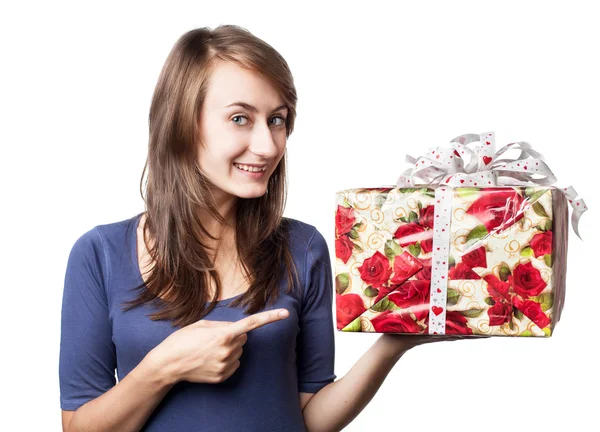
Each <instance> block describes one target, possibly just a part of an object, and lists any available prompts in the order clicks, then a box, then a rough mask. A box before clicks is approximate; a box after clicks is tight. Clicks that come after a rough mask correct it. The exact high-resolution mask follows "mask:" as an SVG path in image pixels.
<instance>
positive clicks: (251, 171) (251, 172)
mask: <svg viewBox="0 0 600 432" xmlns="http://www.w3.org/2000/svg"><path fill="white" fill-rule="evenodd" d="M233 166H234V167H235V168H236V170H237V171H239V172H240V173H241V174H243V175H245V176H247V177H250V178H255V179H258V178H261V177H262V176H264V175H265V172H266V171H267V168H266V167H265V168H263V169H258V168H254V167H249V166H247V165H238V164H236V163H234V164H233Z"/></svg>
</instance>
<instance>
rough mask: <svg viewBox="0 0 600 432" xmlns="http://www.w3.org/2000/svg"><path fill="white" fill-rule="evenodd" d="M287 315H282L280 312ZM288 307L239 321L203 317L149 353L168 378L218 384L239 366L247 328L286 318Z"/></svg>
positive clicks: (173, 382) (173, 334) (177, 380)
mask: <svg viewBox="0 0 600 432" xmlns="http://www.w3.org/2000/svg"><path fill="white" fill-rule="evenodd" d="M282 311H283V312H285V316H283V317H282V316H280V315H279V313H280V312H282ZM288 315H289V312H288V311H287V309H275V310H269V311H264V312H258V313H256V314H254V315H250V316H248V317H246V318H243V319H241V320H239V321H236V322H231V321H211V320H206V319H200V320H198V321H196V322H195V323H192V324H190V325H188V326H185V327H183V328H181V329H179V330H177V331H175V332H173V333H172V334H171V335H169V336H168V337H167V338H166V339H165V340H164V341H162V342H161V343H160V344H159V345H157V346H156V347H155V348H154V349H153V350H152V351H150V353H149V357H150V359H151V361H153V362H155V363H154V364H155V365H156V367H157V368H159V370H161V373H165V374H166V376H167V377H168V381H169V382H170V383H172V384H175V383H177V382H179V381H190V382H195V383H211V384H216V383H220V382H222V381H225V380H226V379H227V378H229V377H230V376H231V375H233V373H234V372H235V371H236V370H237V368H238V367H239V366H240V361H239V358H240V357H241V355H242V346H243V345H244V344H245V343H246V340H247V339H248V336H247V335H246V333H247V332H249V331H250V330H254V329H255V328H258V327H262V326H264V325H266V324H269V323H271V322H274V321H278V320H282V319H285V318H287V316H288Z"/></svg>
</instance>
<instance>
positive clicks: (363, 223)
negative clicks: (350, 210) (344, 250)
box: [354, 215, 371, 233]
mask: <svg viewBox="0 0 600 432" xmlns="http://www.w3.org/2000/svg"><path fill="white" fill-rule="evenodd" d="M359 222H360V223H361V225H360V228H354V229H355V230H356V232H357V233H362V232H365V231H366V230H367V227H368V226H369V223H370V222H371V221H370V220H367V219H365V218H364V217H362V215H359V216H357V218H356V222H355V224H356V223H359Z"/></svg>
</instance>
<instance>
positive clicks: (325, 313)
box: [297, 229, 336, 393]
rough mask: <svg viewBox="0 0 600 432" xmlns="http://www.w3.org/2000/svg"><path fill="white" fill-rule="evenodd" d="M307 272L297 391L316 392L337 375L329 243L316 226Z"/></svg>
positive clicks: (298, 349) (298, 342)
mask: <svg viewBox="0 0 600 432" xmlns="http://www.w3.org/2000/svg"><path fill="white" fill-rule="evenodd" d="M305 272H306V273H305V279H304V280H305V283H304V293H303V299H302V308H301V312H300V319H299V327H300V331H299V333H298V339H297V365H298V390H299V391H300V392H305V393H316V392H318V391H319V390H320V389H321V388H323V387H325V386H326V385H327V384H330V383H332V382H333V381H334V380H335V378H336V375H335V374H334V363H335V339H334V324H333V313H332V305H333V303H332V302H333V283H332V273H331V261H330V256H329V250H328V248H327V242H326V241H325V238H324V237H323V235H322V234H321V233H320V232H319V231H318V230H316V229H315V231H314V233H313V235H312V237H311V239H310V240H309V242H308V247H307V251H306V264H305Z"/></svg>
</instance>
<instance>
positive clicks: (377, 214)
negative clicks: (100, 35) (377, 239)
mask: <svg viewBox="0 0 600 432" xmlns="http://www.w3.org/2000/svg"><path fill="white" fill-rule="evenodd" d="M369 218H370V219H371V222H373V223H375V224H380V223H383V222H384V221H385V213H383V212H382V211H381V209H378V208H372V209H371V211H370V212H369Z"/></svg>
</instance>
